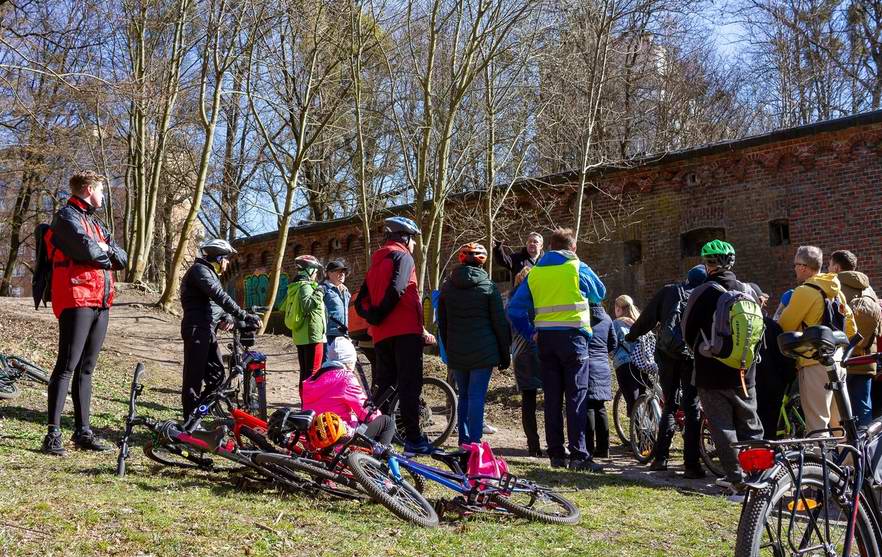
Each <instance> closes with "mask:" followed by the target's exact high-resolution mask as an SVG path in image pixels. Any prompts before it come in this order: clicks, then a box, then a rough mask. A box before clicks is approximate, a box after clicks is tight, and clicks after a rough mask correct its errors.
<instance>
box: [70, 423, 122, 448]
mask: <svg viewBox="0 0 882 557" xmlns="http://www.w3.org/2000/svg"><path fill="white" fill-rule="evenodd" d="M70 440H71V441H73V444H74V446H76V448H78V449H81V450H84V451H96V452H106V451H112V450H113V447H111V446H110V445H108V444H107V443H105V442H104V439H101V438H100V437H98V436H97V435H95V434H94V433H92V432H91V431H90V430H88V429H87V430H85V431H78V432H77V433H74V435H73V437H71V438H70Z"/></svg>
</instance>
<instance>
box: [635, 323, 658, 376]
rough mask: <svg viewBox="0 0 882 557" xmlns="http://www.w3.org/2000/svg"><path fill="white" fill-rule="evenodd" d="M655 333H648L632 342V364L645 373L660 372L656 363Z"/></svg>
mask: <svg viewBox="0 0 882 557" xmlns="http://www.w3.org/2000/svg"><path fill="white" fill-rule="evenodd" d="M655 344H656V341H655V335H654V334H653V333H646V334H645V335H643V336H641V337H640V338H638V339H637V340H635V341H634V342H633V344H631V364H632V365H633V366H634V367H636V368H637V370H638V371H640V372H641V373H643V374H655V373H658V364H656V363H655Z"/></svg>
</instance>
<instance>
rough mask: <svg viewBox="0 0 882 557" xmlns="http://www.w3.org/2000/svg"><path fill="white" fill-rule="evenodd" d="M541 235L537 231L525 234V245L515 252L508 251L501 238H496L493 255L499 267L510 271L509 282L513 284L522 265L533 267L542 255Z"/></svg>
mask: <svg viewBox="0 0 882 557" xmlns="http://www.w3.org/2000/svg"><path fill="white" fill-rule="evenodd" d="M542 244H543V240H542V235H541V234H539V233H538V232H530V233H529V234H527V245H526V246H525V247H523V248H521V250H520V251H518V252H517V253H508V252H507V250H506V249H505V248H504V247H503V245H502V241H501V240H496V242H494V245H493V257H495V258H496V261H497V262H498V263H499V266H500V267H503V268H505V269H508V270H509V271H510V272H511V284H512V286H514V282H515V277H516V276H518V273H520V272H521V270H522V269H523V268H524V267H533V266H535V265H536V262H537V261H539V258H540V257H542Z"/></svg>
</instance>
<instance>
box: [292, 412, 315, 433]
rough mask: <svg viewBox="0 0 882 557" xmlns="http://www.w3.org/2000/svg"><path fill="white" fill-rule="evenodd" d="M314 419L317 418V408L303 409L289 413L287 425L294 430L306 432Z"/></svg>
mask: <svg viewBox="0 0 882 557" xmlns="http://www.w3.org/2000/svg"><path fill="white" fill-rule="evenodd" d="M313 419H315V410H301V411H300V412H296V413H293V414H288V419H287V420H285V425H286V426H287V427H288V428H290V429H291V430H292V431H300V432H305V431H306V430H308V429H309V426H310V425H312V420H313Z"/></svg>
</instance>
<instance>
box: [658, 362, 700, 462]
mask: <svg viewBox="0 0 882 557" xmlns="http://www.w3.org/2000/svg"><path fill="white" fill-rule="evenodd" d="M656 361H657V362H658V368H659V375H660V379H661V387H662V392H663V393H664V397H665V407H664V410H663V411H662V417H661V423H660V424H659V428H658V430H659V431H658V439H657V440H656V443H655V451H654V453H655V458H656V459H657V460H667V459H668V457H669V456H670V452H671V441H672V440H673V439H674V431H675V430H676V427H677V424H676V421H675V419H674V414H675V413H676V412H677V399H676V396H677V389H680V388H682V392H681V394H680V407H681V408H683V412H684V413H685V420H686V423H685V424H684V426H685V427H684V429H683V463H684V464H686V465H687V466H697V465H698V464H699V462H698V460H699V458H700V453H699V451H698V443H699V436H700V434H701V421H700V419H699V411H698V390H697V389H696V388H695V387H693V386H692V367H693V361H692V360H675V359H673V358H667V357H665V356H662V355H660V354H658V353H656Z"/></svg>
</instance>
